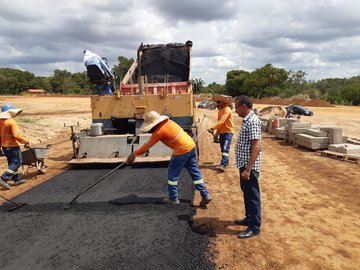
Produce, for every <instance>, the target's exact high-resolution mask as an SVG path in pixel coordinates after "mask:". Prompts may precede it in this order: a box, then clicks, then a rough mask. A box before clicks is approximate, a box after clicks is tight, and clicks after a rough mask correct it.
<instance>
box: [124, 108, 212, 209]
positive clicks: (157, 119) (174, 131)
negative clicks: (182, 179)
mask: <svg viewBox="0 0 360 270" xmlns="http://www.w3.org/2000/svg"><path fill="white" fill-rule="evenodd" d="M140 130H141V131H142V132H151V133H152V136H151V137H150V139H149V141H147V142H146V143H145V144H144V145H143V146H141V147H140V148H139V149H137V150H135V151H134V152H132V153H131V154H130V155H129V156H128V158H127V161H126V164H127V165H131V164H132V163H133V162H134V160H135V157H136V156H139V155H142V154H144V153H145V152H146V151H148V150H149V149H150V148H151V147H152V146H153V145H155V144H156V143H157V142H158V141H161V142H162V143H164V144H165V145H166V146H168V147H170V148H171V149H173V150H174V152H173V155H172V157H171V159H170V163H169V167H168V195H169V197H167V198H164V203H167V204H179V203H180V201H179V198H178V189H177V186H178V179H179V176H180V173H181V170H182V169H183V168H186V170H187V171H188V173H189V174H190V176H191V178H192V180H193V183H194V186H195V189H196V190H198V191H199V192H200V194H201V197H202V199H201V202H200V206H205V205H206V204H208V203H209V202H210V201H211V197H210V194H209V192H208V191H207V189H206V187H205V183H204V180H203V178H202V175H201V172H200V169H199V166H198V164H197V155H196V145H195V142H194V141H193V139H192V138H191V137H190V136H189V135H188V134H187V133H186V132H185V131H184V130H183V129H182V128H181V127H180V126H179V125H178V124H176V123H175V122H174V121H172V120H170V119H169V117H168V116H166V115H159V114H158V113H157V112H155V111H150V112H148V113H146V114H145V115H144V123H143V124H142V126H141V127H140Z"/></svg>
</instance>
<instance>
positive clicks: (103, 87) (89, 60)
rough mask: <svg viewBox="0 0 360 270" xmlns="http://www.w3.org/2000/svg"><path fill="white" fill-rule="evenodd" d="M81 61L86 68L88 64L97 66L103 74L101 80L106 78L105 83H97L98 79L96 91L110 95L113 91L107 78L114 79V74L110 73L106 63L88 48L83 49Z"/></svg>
mask: <svg viewBox="0 0 360 270" xmlns="http://www.w3.org/2000/svg"><path fill="white" fill-rule="evenodd" d="M83 61H84V65H85V66H86V68H88V67H89V66H97V67H98V68H99V70H100V71H101V72H102V74H103V76H104V77H103V80H105V81H106V80H108V81H106V82H105V83H99V81H98V82H96V90H97V91H98V94H99V95H110V96H112V94H113V93H112V91H111V89H110V81H109V80H110V79H114V75H113V74H112V73H111V70H110V68H109V67H108V65H107V63H105V62H104V60H103V59H102V58H101V57H100V56H98V55H97V54H95V53H93V52H91V51H90V50H84V59H83ZM88 74H89V73H88ZM90 80H92V78H90Z"/></svg>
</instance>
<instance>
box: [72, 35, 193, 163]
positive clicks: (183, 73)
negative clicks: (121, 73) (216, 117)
mask: <svg viewBox="0 0 360 270" xmlns="http://www.w3.org/2000/svg"><path fill="white" fill-rule="evenodd" d="M191 48H192V42H191V41H187V42H186V43H171V44H166V45H165V44H157V45H143V44H141V45H140V47H139V49H138V52H137V60H136V61H135V62H134V63H133V65H132V66H131V68H130V69H129V71H128V72H127V74H126V75H125V77H124V78H123V80H122V82H121V84H120V87H119V88H118V89H116V91H115V93H114V95H113V96H92V97H91V112H92V122H93V123H92V124H91V128H90V130H89V131H88V132H87V133H82V135H81V136H79V135H76V134H73V135H72V140H73V145H74V159H73V160H71V161H70V163H71V164H87V163H120V162H123V161H125V160H126V157H127V156H128V155H129V154H130V153H131V152H132V151H133V150H135V149H136V148H138V147H139V146H141V145H142V144H143V143H144V142H146V141H147V140H148V139H149V138H150V136H151V134H140V131H139V128H140V126H141V124H142V123H143V118H142V117H143V115H144V114H145V113H146V112H149V111H157V112H158V113H160V114H166V115H168V116H169V117H170V119H172V120H173V121H175V122H176V123H178V124H179V125H180V126H181V127H182V128H183V129H184V130H185V131H186V132H188V133H189V134H190V135H191V136H196V135H197V125H196V123H195V119H196V117H195V102H194V100H193V92H192V85H191V80H190V79H191V78H190V59H191ZM171 153H172V150H171V149H169V148H168V147H166V146H165V145H164V144H162V143H158V144H156V145H155V146H153V147H152V148H151V149H150V151H149V152H147V153H146V154H145V155H144V156H142V157H138V158H137V159H136V162H146V161H150V162H154V161H167V160H169V159H170V156H171Z"/></svg>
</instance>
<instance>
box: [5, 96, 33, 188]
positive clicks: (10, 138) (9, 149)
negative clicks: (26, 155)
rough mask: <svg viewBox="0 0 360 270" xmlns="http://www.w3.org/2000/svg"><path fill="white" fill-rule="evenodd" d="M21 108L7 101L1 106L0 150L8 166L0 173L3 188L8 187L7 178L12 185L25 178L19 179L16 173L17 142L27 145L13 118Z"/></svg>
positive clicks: (18, 183) (17, 159) (18, 149)
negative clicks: (16, 107)
mask: <svg viewBox="0 0 360 270" xmlns="http://www.w3.org/2000/svg"><path fill="white" fill-rule="evenodd" d="M21 112H22V110H20V109H15V108H14V106H13V105H11V104H9V103H7V104H4V105H3V106H2V107H1V113H0V145H1V150H2V152H3V153H4V155H5V156H6V159H7V162H8V168H7V169H6V171H5V172H4V173H3V174H2V175H1V179H0V185H1V186H2V187H3V188H5V189H10V186H9V184H8V183H7V181H8V180H10V179H12V180H13V181H14V185H15V186H18V185H21V184H24V183H25V180H23V179H21V178H20V176H19V173H18V169H19V167H20V166H21V163H22V158H21V150H20V147H19V143H23V144H25V145H27V146H28V145H29V140H27V139H25V138H24V137H23V136H21V134H20V129H19V127H18V125H17V123H16V121H15V120H14V119H13V118H14V117H16V116H17V115H18V114H20V113H21Z"/></svg>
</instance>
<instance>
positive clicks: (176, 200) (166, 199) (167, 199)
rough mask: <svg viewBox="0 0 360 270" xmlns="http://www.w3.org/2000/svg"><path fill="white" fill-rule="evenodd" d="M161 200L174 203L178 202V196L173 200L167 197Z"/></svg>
mask: <svg viewBox="0 0 360 270" xmlns="http://www.w3.org/2000/svg"><path fill="white" fill-rule="evenodd" d="M163 202H164V204H174V205H176V204H179V203H180V201H179V199H178V198H176V199H175V200H172V199H170V198H168V197H166V198H164V200H163Z"/></svg>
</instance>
